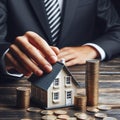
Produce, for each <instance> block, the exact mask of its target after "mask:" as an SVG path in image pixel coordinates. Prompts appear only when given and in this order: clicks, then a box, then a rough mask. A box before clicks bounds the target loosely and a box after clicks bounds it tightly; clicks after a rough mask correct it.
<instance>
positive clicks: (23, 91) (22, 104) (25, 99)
mask: <svg viewBox="0 0 120 120" xmlns="http://www.w3.org/2000/svg"><path fill="white" fill-rule="evenodd" d="M16 91H17V100H16V106H17V107H19V108H28V107H29V105H30V91H31V90H30V88H27V87H18V88H17V89H16Z"/></svg>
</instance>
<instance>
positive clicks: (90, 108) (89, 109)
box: [87, 107, 99, 113]
mask: <svg viewBox="0 0 120 120" xmlns="http://www.w3.org/2000/svg"><path fill="white" fill-rule="evenodd" d="M87 111H88V112H93V113H97V112H99V110H98V109H97V108H95V107H88V108H87Z"/></svg>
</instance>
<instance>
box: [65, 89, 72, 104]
mask: <svg viewBox="0 0 120 120" xmlns="http://www.w3.org/2000/svg"><path fill="white" fill-rule="evenodd" d="M69 105H72V91H66V106H69Z"/></svg>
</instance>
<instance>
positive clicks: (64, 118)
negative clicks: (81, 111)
mask: <svg viewBox="0 0 120 120" xmlns="http://www.w3.org/2000/svg"><path fill="white" fill-rule="evenodd" d="M69 117H70V116H68V115H59V116H58V118H59V119H62V120H68V118H69Z"/></svg>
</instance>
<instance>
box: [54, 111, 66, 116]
mask: <svg viewBox="0 0 120 120" xmlns="http://www.w3.org/2000/svg"><path fill="white" fill-rule="evenodd" d="M54 113H55V115H65V114H67V111H65V110H55V111H54Z"/></svg>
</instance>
